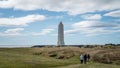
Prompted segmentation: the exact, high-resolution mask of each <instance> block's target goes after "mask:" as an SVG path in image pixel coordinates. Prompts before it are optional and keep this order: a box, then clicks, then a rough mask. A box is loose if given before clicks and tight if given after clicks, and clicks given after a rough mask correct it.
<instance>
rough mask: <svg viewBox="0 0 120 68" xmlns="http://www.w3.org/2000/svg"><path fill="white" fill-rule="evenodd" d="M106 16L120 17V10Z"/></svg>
mask: <svg viewBox="0 0 120 68" xmlns="http://www.w3.org/2000/svg"><path fill="white" fill-rule="evenodd" d="M104 16H111V17H120V10H116V11H112V12H109V13H106V14H105V15H104Z"/></svg>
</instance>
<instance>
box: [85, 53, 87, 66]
mask: <svg viewBox="0 0 120 68" xmlns="http://www.w3.org/2000/svg"><path fill="white" fill-rule="evenodd" d="M86 63H87V54H85V55H84V64H86Z"/></svg>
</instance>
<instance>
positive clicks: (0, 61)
mask: <svg viewBox="0 0 120 68" xmlns="http://www.w3.org/2000/svg"><path fill="white" fill-rule="evenodd" d="M71 50H72V51H71ZM77 50H80V51H77ZM94 50H95V49H86V50H85V49H83V50H82V49H79V48H74V47H71V48H68V47H66V48H0V68H120V66H119V65H114V64H102V63H95V62H89V63H88V64H86V65H85V64H82V65H81V64H79V63H80V62H79V54H80V53H83V52H86V51H89V52H91V55H92V54H94V53H95V52H96V51H95V52H94ZM51 53H54V54H55V53H57V55H56V56H54V57H53V56H52V57H50V55H51ZM73 53H74V56H71V55H73ZM61 55H62V56H67V57H68V58H69V59H68V58H65V57H64V58H62V59H56V58H57V57H59V56H61Z"/></svg>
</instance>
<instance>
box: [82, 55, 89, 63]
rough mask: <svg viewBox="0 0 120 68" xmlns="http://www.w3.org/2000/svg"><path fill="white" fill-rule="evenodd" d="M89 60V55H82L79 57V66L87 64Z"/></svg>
mask: <svg viewBox="0 0 120 68" xmlns="http://www.w3.org/2000/svg"><path fill="white" fill-rule="evenodd" d="M89 60H90V55H89V54H84V55H82V54H81V55H80V62H81V64H83V63H84V64H86V63H87V61H89Z"/></svg>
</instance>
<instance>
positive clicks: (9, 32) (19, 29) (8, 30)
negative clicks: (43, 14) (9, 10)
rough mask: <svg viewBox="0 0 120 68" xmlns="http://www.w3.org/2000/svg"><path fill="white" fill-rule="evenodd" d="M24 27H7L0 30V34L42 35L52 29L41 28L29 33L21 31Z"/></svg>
mask: <svg viewBox="0 0 120 68" xmlns="http://www.w3.org/2000/svg"><path fill="white" fill-rule="evenodd" d="M22 31H24V28H14V29H7V30H5V31H4V32H0V36H39V35H41V36H43V35H47V34H50V33H51V32H52V31H54V29H42V30H41V32H30V33H23V32H22Z"/></svg>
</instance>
